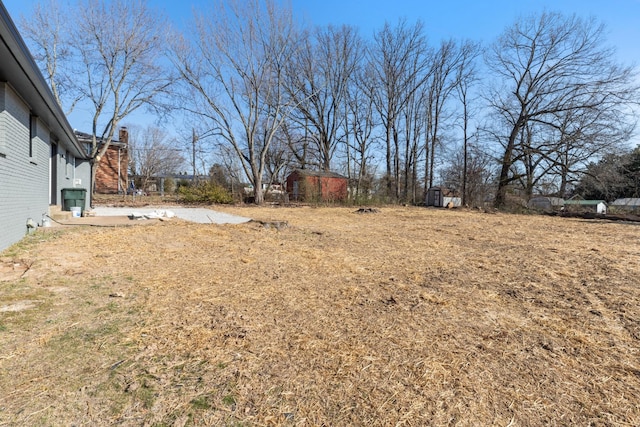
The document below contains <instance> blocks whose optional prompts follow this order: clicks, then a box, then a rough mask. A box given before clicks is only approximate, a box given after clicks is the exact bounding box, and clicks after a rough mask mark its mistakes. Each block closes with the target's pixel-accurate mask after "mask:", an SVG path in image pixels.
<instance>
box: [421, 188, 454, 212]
mask: <svg viewBox="0 0 640 427" xmlns="http://www.w3.org/2000/svg"><path fill="white" fill-rule="evenodd" d="M425 204H426V205H427V206H435V207H439V208H442V207H445V206H453V207H460V206H461V205H462V198H461V197H459V196H458V194H456V192H455V191H454V190H450V189H448V188H444V187H431V188H430V189H429V190H427V198H426V200H425Z"/></svg>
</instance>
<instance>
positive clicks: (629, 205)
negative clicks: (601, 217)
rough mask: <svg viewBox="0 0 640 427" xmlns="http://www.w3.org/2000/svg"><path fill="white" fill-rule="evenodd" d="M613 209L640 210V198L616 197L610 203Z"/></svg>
mask: <svg viewBox="0 0 640 427" xmlns="http://www.w3.org/2000/svg"><path fill="white" fill-rule="evenodd" d="M610 206H611V208H612V209H615V210H616V211H624V212H638V211H640V198H638V197H633V198H623V199H616V200H614V201H613V202H611V204H610Z"/></svg>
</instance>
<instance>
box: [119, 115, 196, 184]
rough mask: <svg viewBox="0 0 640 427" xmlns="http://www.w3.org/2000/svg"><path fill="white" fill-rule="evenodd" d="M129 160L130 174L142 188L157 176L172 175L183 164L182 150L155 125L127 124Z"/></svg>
mask: <svg viewBox="0 0 640 427" xmlns="http://www.w3.org/2000/svg"><path fill="white" fill-rule="evenodd" d="M128 130H129V161H130V170H131V174H132V175H134V176H136V177H137V178H138V179H139V180H140V182H141V188H142V189H143V190H148V189H149V184H150V183H151V182H152V181H153V180H154V179H155V178H157V177H159V176H163V175H172V174H175V173H176V172H178V171H179V170H180V168H181V167H182V166H183V165H184V158H183V157H182V150H180V149H179V148H177V145H176V143H175V141H171V140H170V139H169V137H168V135H167V133H166V132H165V131H164V130H162V129H160V128H158V127H155V126H147V127H146V128H145V129H141V128H139V127H137V126H135V125H134V126H128Z"/></svg>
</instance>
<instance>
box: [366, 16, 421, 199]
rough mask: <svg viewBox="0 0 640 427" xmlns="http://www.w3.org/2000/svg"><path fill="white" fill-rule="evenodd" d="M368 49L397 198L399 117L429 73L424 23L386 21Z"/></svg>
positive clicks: (388, 170)
mask: <svg viewBox="0 0 640 427" xmlns="http://www.w3.org/2000/svg"><path fill="white" fill-rule="evenodd" d="M369 52H370V61H371V63H372V64H373V69H374V71H375V78H376V81H377V86H378V90H377V91H376V92H374V93H373V94H372V95H373V96H374V98H373V99H374V105H375V107H376V110H377V113H378V114H379V116H380V118H381V124H382V127H383V128H384V132H385V136H384V140H385V143H386V179H387V190H388V196H389V197H392V198H393V199H394V200H398V198H399V197H400V189H401V186H400V182H401V181H400V162H401V153H400V151H401V144H400V136H401V127H400V122H399V121H400V119H401V113H402V110H403V109H404V108H405V106H406V104H407V102H408V100H409V99H410V98H411V97H412V96H413V95H414V93H415V92H416V91H417V90H418V89H419V88H420V87H421V86H422V85H423V84H424V82H425V80H426V78H427V77H428V70H429V64H430V62H429V61H430V55H429V46H428V45H427V41H426V38H425V36H424V25H423V24H422V23H421V22H417V23H416V24H415V25H414V26H408V25H407V23H406V22H405V21H400V22H399V23H398V25H397V26H396V27H391V25H389V24H388V23H387V24H385V25H384V27H383V28H382V29H381V30H380V31H378V32H377V33H375V35H374V44H373V46H372V48H371V49H370V50H369Z"/></svg>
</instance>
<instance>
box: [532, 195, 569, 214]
mask: <svg viewBox="0 0 640 427" xmlns="http://www.w3.org/2000/svg"><path fill="white" fill-rule="evenodd" d="M527 207H528V208H529V209H533V210H538V211H544V212H553V211H559V210H561V209H562V208H563V207H564V199H563V198H561V197H551V196H535V197H532V198H531V199H529V202H528V203H527Z"/></svg>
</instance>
